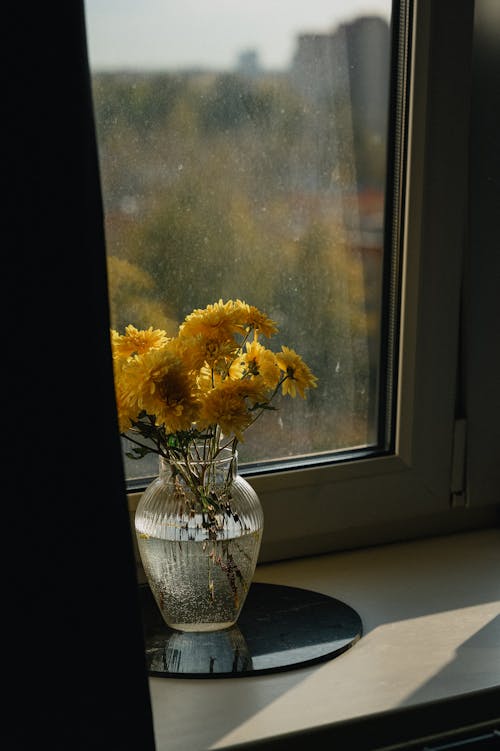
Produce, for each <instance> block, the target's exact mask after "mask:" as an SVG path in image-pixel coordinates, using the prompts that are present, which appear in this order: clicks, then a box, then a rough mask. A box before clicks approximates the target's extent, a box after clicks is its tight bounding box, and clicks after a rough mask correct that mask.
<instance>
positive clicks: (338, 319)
mask: <svg viewBox="0 0 500 751" xmlns="http://www.w3.org/2000/svg"><path fill="white" fill-rule="evenodd" d="M390 12H391V3H390V1H389V0H378V1H377V2H375V1H373V2H368V1H367V2H359V3H358V2H354V1H353V0H349V2H340V1H338V2H334V1H332V0H329V1H326V0H308V2H303V1H301V2H295V0H293V1H292V0H273V1H272V2H269V0H266V2H263V1H261V0H253V1H252V2H242V1H241V0H231V2H228V0H211V2H206V1H203V0H202V1H201V2H192V1H190V0H189V1H187V2H184V3H172V2H155V1H154V0H147V2H146V1H145V2H141V3H137V2H131V1H130V0H108V2H105V3H103V2H102V0H86V16H87V31H88V42H89V57H90V64H91V70H92V80H93V93H94V103H95V112H96V126H97V134H98V145H99V155H100V167H101V178H102V184H103V198H104V207H105V221H106V240H107V252H108V269H109V283H110V297H111V315H112V325H113V327H114V328H115V329H118V330H119V331H120V333H123V330H124V327H125V326H126V325H127V324H129V323H133V324H134V325H135V326H136V327H137V328H148V327H149V326H151V325H152V326H153V327H154V328H163V329H165V330H166V331H167V333H169V334H171V335H174V334H175V333H176V330H177V327H178V325H179V323H180V322H181V321H182V320H183V318H184V317H185V316H186V315H187V314H188V313H190V312H191V311H192V310H193V309H194V308H204V307H205V306H206V305H208V304H210V303H213V302H216V301H217V300H219V299H220V298H222V299H224V300H227V299H237V298H239V299H242V300H245V301H246V302H248V303H250V304H252V305H255V306H257V307H258V308H260V309H261V310H262V311H265V313H266V314H267V315H268V316H270V317H271V318H272V319H273V320H275V321H276V322H277V324H278V326H279V330H280V331H279V334H278V335H277V336H276V337H273V339H272V340H271V341H270V342H269V346H270V347H271V348H272V349H273V350H274V351H277V350H279V349H280V347H281V345H282V344H285V345H287V346H290V347H292V348H293V349H295V350H296V351H297V352H298V353H300V354H301V355H302V357H303V358H304V360H305V361H306V363H307V364H308V365H309V366H310V368H311V369H312V371H313V373H314V374H315V375H316V376H317V377H318V379H319V382H318V387H317V388H316V389H314V390H311V391H309V392H308V396H307V399H306V400H302V399H300V398H297V399H295V400H290V399H288V401H287V403H286V404H283V405H282V408H280V406H281V405H280V403H279V402H277V404H276V406H277V407H278V409H277V410H276V411H275V412H269V413H266V414H265V415H264V416H263V418H261V419H260V420H258V421H257V422H256V423H255V425H253V426H252V428H251V429H250V430H249V431H248V432H247V433H246V434H245V442H244V443H243V444H240V446H239V454H240V461H241V462H242V463H245V462H257V461H266V460H271V459H278V458H286V457H292V456H303V455H310V454H317V453H323V452H331V451H336V450H344V449H350V448H355V447H366V446H371V445H375V444H376V442H377V435H378V406H379V399H378V394H379V389H380V384H379V379H380V370H381V368H380V330H381V310H382V308H381V305H382V300H381V294H382V264H383V247H384V238H383V227H384V200H385V185H386V151H387V112H388V97H389V69H390V60H389V58H390V31H389V24H390ZM156 468H157V465H156V457H151V466H148V464H147V460H142V461H141V462H138V463H134V462H128V460H127V474H128V475H129V476H130V477H134V476H138V475H144V474H146V475H147V474H148V472H149V471H150V472H151V474H155V473H156Z"/></svg>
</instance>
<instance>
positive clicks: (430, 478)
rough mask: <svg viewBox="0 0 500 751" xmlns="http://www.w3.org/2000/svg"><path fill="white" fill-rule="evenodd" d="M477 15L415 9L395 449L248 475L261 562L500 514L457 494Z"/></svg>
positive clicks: (459, 526)
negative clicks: (260, 515) (260, 530)
mask: <svg viewBox="0 0 500 751" xmlns="http://www.w3.org/2000/svg"><path fill="white" fill-rule="evenodd" d="M473 12H474V2H473V0H464V2H461V3H458V4H457V3H455V2H451V0H446V1H445V2H439V3H432V2H431V1H430V0H418V1H415V2H414V3H413V5H412V16H413V18H412V24H411V25H412V45H411V49H412V52H411V64H410V82H409V118H408V126H407V127H408V133H407V143H408V147H407V149H408V150H407V168H406V176H405V189H404V194H405V198H404V205H405V212H404V230H403V234H402V238H403V239H402V249H401V275H402V286H401V304H402V308H401V321H400V348H399V349H400V351H399V368H398V379H397V418H396V431H395V451H394V453H393V454H390V455H384V456H374V457H371V458H364V459H356V460H353V461H348V460H345V461H338V462H332V463H331V464H329V465H323V466H313V467H303V468H297V469H291V470H286V471H279V472H272V473H269V474H258V475H255V476H252V475H251V474H250V475H248V474H246V479H248V480H249V481H250V482H251V484H252V485H253V486H254V488H255V489H256V491H257V492H258V494H259V497H260V499H261V501H262V504H263V507H264V514H265V531H264V538H263V543H262V552H261V557H260V560H261V561H262V562H264V561H271V560H278V559H284V558H289V557H297V556H303V555H310V554H317V553H323V552H327V551H333V550H338V549H347V548H353V547H359V546H364V545H369V544H378V543H384V542H389V541H393V540H400V539H409V538H413V537H418V536H422V535H429V534H441V533H449V532H453V531H460V530H463V529H467V528H471V527H472V528H474V527H477V526H483V525H485V526H487V525H488V524H489V523H490V521H491V519H492V516H493V514H494V509H493V508H492V506H488V505H482V504H481V501H480V499H479V501H478V502H477V503H475V504H474V506H473V507H471V506H469V507H468V508H465V507H464V506H463V505H462V504H460V503H457V502H456V498H457V497H459V494H458V495H457V494H455V496H453V494H452V475H454V477H455V479H454V482H455V484H456V476H457V465H456V461H457V459H456V456H455V457H454V436H455V430H456V399H457V393H458V377H459V368H458V356H459V337H460V320H461V290H462V269H463V260H464V251H465V242H466V221H467V211H466V208H467V189H468V135H469V107H470V78H471V75H470V74H471V59H472V20H473ZM451 16H452V17H453V23H452V24H451V25H450V20H449V19H450V18H451ZM442 30H448V31H449V32H450V33H442ZM451 32H452V33H451ZM457 82H460V85H459V86H457ZM459 474H460V468H459ZM454 489H455V491H456V490H457V488H456V487H455V488H454ZM139 498H140V493H135V494H131V495H130V496H129V501H130V510H131V514H132V516H133V511H134V508H135V507H136V504H137V502H138V500H139ZM454 498H455V502H454Z"/></svg>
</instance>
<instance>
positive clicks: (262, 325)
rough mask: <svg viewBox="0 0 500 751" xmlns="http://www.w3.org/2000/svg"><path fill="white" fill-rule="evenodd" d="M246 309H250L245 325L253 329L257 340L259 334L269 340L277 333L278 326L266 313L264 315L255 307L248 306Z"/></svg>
mask: <svg viewBox="0 0 500 751" xmlns="http://www.w3.org/2000/svg"><path fill="white" fill-rule="evenodd" d="M246 307H247V308H248V312H247V315H246V318H245V323H246V324H247V326H251V327H252V328H253V330H254V334H255V338H257V336H258V334H262V335H263V336H265V337H267V338H269V337H271V336H272V335H273V334H276V333H277V331H278V327H277V326H276V323H275V322H274V321H272V320H271V319H270V318H268V317H267V316H266V315H265V313H262V312H261V311H260V310H259V309H258V308H256V307H255V306H254V305H247V306H246Z"/></svg>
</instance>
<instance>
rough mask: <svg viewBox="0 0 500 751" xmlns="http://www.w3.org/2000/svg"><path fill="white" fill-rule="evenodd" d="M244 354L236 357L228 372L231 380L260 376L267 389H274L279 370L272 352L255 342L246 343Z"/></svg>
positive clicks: (278, 377)
mask: <svg viewBox="0 0 500 751" xmlns="http://www.w3.org/2000/svg"><path fill="white" fill-rule="evenodd" d="M246 350H247V351H246V353H242V354H241V357H237V358H236V359H235V361H234V362H233V364H232V365H231V368H230V370H229V375H230V376H231V378H234V379H237V378H244V377H247V376H261V377H262V379H263V381H264V383H265V385H266V386H267V387H268V388H271V389H274V388H275V386H276V384H277V383H278V381H279V379H280V370H279V367H278V363H277V362H276V357H275V355H274V352H271V350H269V349H266V348H265V347H263V346H262V344H259V343H258V342H257V341H253V342H247V343H246Z"/></svg>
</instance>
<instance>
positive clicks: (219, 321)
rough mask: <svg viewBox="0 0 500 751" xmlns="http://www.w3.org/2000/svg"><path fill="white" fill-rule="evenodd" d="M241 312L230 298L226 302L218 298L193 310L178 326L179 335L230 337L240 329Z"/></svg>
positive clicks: (220, 338)
mask: <svg viewBox="0 0 500 751" xmlns="http://www.w3.org/2000/svg"><path fill="white" fill-rule="evenodd" d="M240 319H241V313H240V310H239V307H238V306H237V305H235V303H234V302H233V301H232V300H228V301H227V302H226V303H224V302H222V300H219V302H216V303H214V304H213V305H207V307H206V308H204V309H203V310H201V309H196V310H193V312H192V313H190V314H189V315H188V316H186V318H185V319H184V321H183V323H182V324H181V326H180V328H179V336H180V337H181V338H185V337H193V336H194V337H196V336H200V335H201V336H203V337H206V338H207V339H212V338H215V339H216V340H217V341H222V340H223V339H232V338H233V337H234V334H235V333H236V332H240V331H241V330H242V326H241V320H240Z"/></svg>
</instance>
